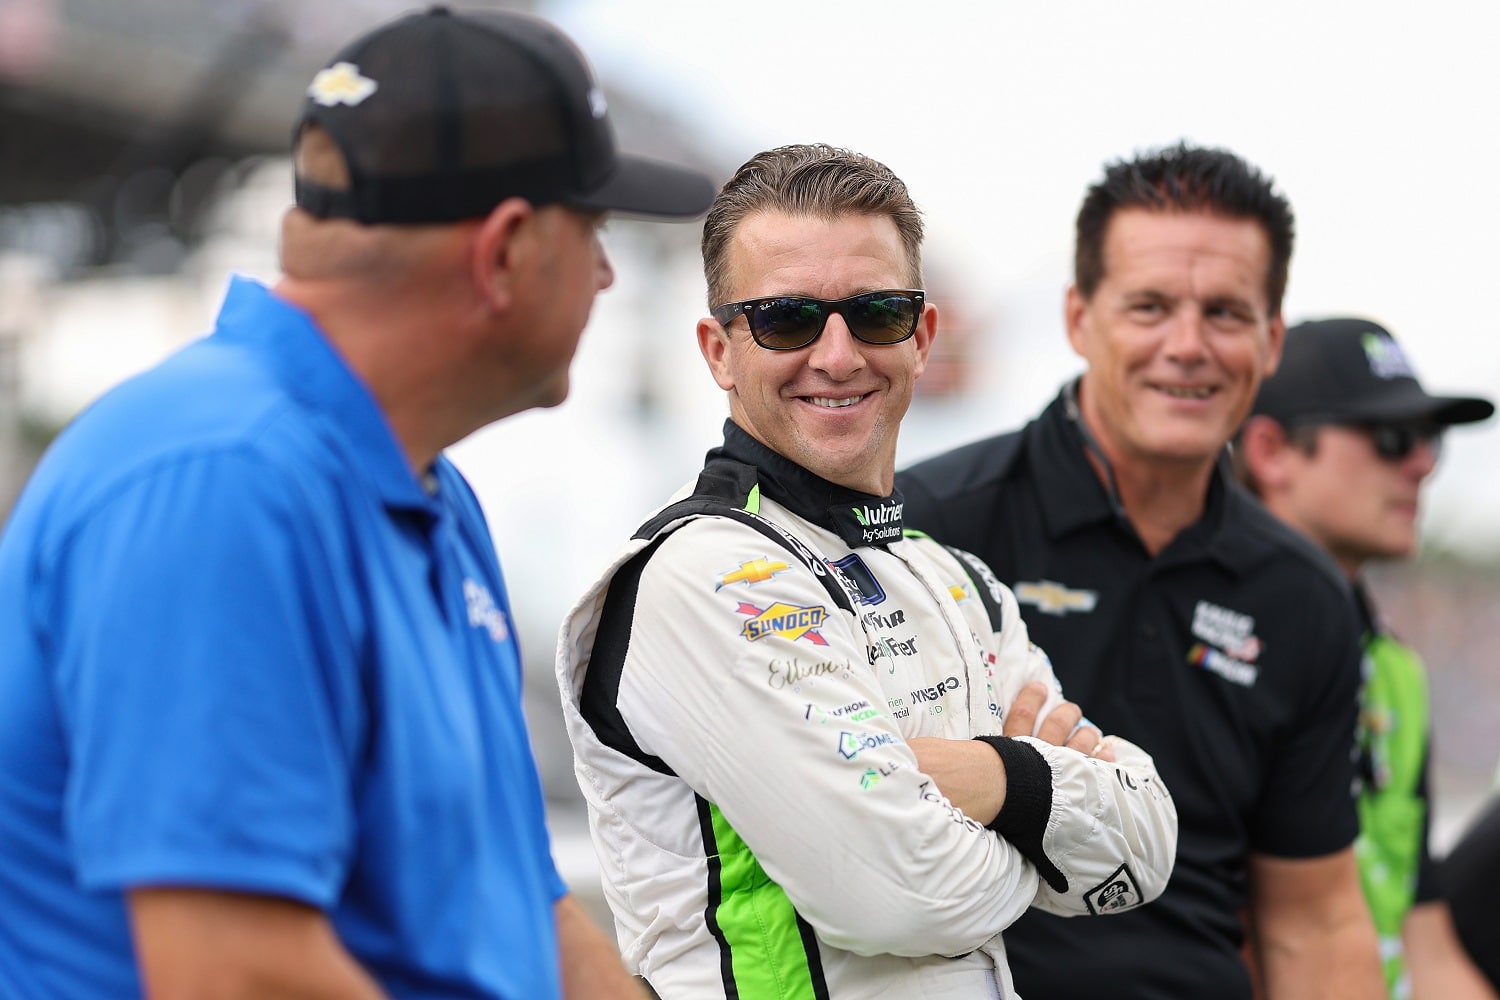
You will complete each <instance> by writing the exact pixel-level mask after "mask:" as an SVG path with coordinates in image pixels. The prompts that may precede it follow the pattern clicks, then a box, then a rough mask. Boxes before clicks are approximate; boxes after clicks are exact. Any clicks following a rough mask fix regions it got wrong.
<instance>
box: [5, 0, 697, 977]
mask: <svg viewBox="0 0 1500 1000" xmlns="http://www.w3.org/2000/svg"><path fill="white" fill-rule="evenodd" d="M307 94H308V98H307V102H306V106H305V109H304V111H303V114H302V117H301V121H300V122H299V124H298V126H297V130H296V140H295V141H296V146H295V159H296V176H297V192H296V207H294V208H292V209H291V210H290V211H289V212H288V213H287V215H286V217H285V221H284V224H283V229H282V243H281V252H282V270H283V277H282V279H281V280H280V281H279V282H277V283H276V285H275V286H274V287H272V288H267V287H264V286H262V285H259V284H256V283H254V282H251V281H247V280H236V281H235V282H234V284H233V285H232V286H231V288H230V289H229V292H228V296H227V298H226V300H225V302H224V305H223V308H222V311H221V313H220V316H219V320H218V324H217V329H216V330H215V331H214V333H213V335H212V336H210V337H207V338H204V339H203V340H201V341H199V342H197V343H194V344H192V345H190V346H189V347H187V348H185V349H184V350H182V351H180V352H179V353H177V354H176V355H175V356H174V357H172V358H170V359H168V360H167V361H165V362H164V363H162V364H161V365H159V366H158V367H156V368H155V369H153V370H151V371H149V372H147V373H146V374H144V375H142V376H140V377H138V378H136V379H133V380H132V381H130V382H129V383H127V384H125V385H123V386H121V387H119V388H117V389H115V390H114V391H112V392H110V393H109V394H107V395H106V396H105V397H104V398H103V399H101V400H100V401H99V402H97V403H96V404H95V405H94V406H93V407H92V408H91V409H90V410H89V411H88V412H87V413H85V414H83V415H82V416H81V417H80V418H79V419H78V420H77V421H75V422H74V424H73V425H72V426H71V427H69V428H68V429H67V430H66V431H64V433H63V434H62V435H61V436H60V437H59V438H58V440H57V442H56V443H55V444H54V445H53V447H52V449H51V450H50V452H49V454H48V455H47V456H46V457H44V459H43V460H42V462H41V464H40V465H39V467H38V469H37V471H36V473H35V475H34V477H33V478H32V480H31V482H30V483H29V485H28V487H27V488H26V490H25V491H24V492H23V494H22V496H21V498H20V500H19V502H18V503H17V505H16V508H15V510H14V513H13V515H12V517H11V520H10V523H9V526H8V528H7V530H6V533H5V535H4V536H3V538H0V995H3V996H5V997H7V998H12V997H14V998H41V997H69V998H92V997H100V998H103V997H110V998H118V997H131V996H140V995H141V994H143V993H149V994H150V995H152V996H162V997H178V996H180V997H208V996H255V997H271V996H319V997H333V996H338V997H381V996H395V997H444V998H453V997H473V998H501V997H505V998H510V1000H516V998H521V997H525V998H528V1000H530V998H550V997H558V996H562V995H566V996H568V997H574V998H580V997H589V998H595V997H607V998H620V997H637V996H639V992H638V990H637V988H636V987H635V986H634V984H632V983H631V981H630V980H629V978H628V977H627V976H626V974H625V972H624V970H623V967H622V966H621V965H620V963H619V959H618V955H617V954H616V953H615V951H614V948H613V946H612V944H610V943H609V941H608V940H607V938H605V936H604V935H603V934H602V933H601V932H600V931H599V930H598V929H597V928H595V927H594V926H593V925H592V924H591V923H590V922H589V921H588V919H587V917H585V916H584V914H583V911H582V908H581V907H580V906H579V905H578V904H577V903H576V902H575V901H573V900H572V898H571V897H570V896H569V895H568V894H567V891H566V887H565V885H564V884H563V882H562V880H561V879H560V878H559V876H558V874H557V871H556V869H555V868H554V866H553V864H552V860H551V857H550V850H549V845H548V839H547V834H546V829H545V827H544V824H543V808H542V797H541V789H540V784H539V782H538V779H537V775H536V771H535V767H534V765H533V762H532V760H531V757H530V752H529V746H528V741H527V738H526V729H525V723H524V720H523V718H522V715H521V710H520V683H521V676H520V663H519V655H518V649H517V646H516V641H515V638H514V628H513V624H512V621H511V616H510V610H509V603H508V600H507V597H506V590H505V585H504V581H503V580H502V578H501V575H500V571H499V566H498V564H497V562H496V558H495V553H494V550H493V548H492V544H491V540H490V534H489V531H488V528H487V526H486V524H485V521H484V517H483V514H482V513H481V511H480V508H479V505H478V503H477V502H476V499H475V497H474V495H473V493H472V492H471V491H470V490H469V488H468V486H467V484H466V483H465V482H464V480H463V478H462V476H461V475H460V474H459V473H458V471H457V470H456V469H455V468H454V466H453V465H452V464H451V463H450V462H449V461H448V460H447V459H446V458H445V457H444V456H443V454H442V452H443V449H444V448H446V447H447V446H448V445H450V444H452V443H453V442H455V441H457V440H459V439H460V438H462V437H464V436H466V435H468V434H470V433H471V432H473V431H475V430H477V429H479V428H481V427H483V426H485V425H486V424H488V423H491V422H492V421H495V420H498V419H500V418H502V417H505V416H508V415H510V414H514V413H517V412H520V411H522V410H525V409H528V408H530V407H535V406H551V405H555V404H557V403H559V402H560V401H562V399H563V398H564V396H565V395H566V394H567V389H568V367H569V363H570V361H571V359H572V357H573V353H574V349H575V348H576V346H577V343H578V340H579V336H580V334H581V332H582V330H583V327H584V324H585V322H586V321H587V318H588V314H589V309H590V306H591V304H592V302H593V299H594V296H595V294H597V293H598V292H599V291H601V290H603V289H604V288H606V287H608V286H609V284H610V283H611V281H612V280H613V272H612V270H611V268H610V264H609V261H608V260H607V259H606V257H605V254H604V251H603V248H602V247H601V245H600V242H599V237H598V225H599V223H600V221H601V219H602V218H603V216H604V214H605V213H606V212H625V213H632V214H637V215H645V216H661V217H680V218H686V217H692V216H695V215H698V214H701V213H702V212H703V211H704V210H705V209H706V208H707V207H708V204H709V201H710V200H711V198H712V196H713V192H714V185H713V184H712V182H711V181H710V180H709V179H708V178H707V177H704V176H700V175H698V174H697V173H695V172H692V171H688V170H685V169H682V168H678V167H672V166H668V165H664V164H659V163H655V162H652V161H646V160H640V159H636V158H628V157H624V156H621V155H619V154H618V153H617V152H616V150H615V146H614V139H613V135H612V133H611V130H610V125H609V120H608V118H607V115H606V108H605V101H604V97H603V95H602V93H601V92H600V90H599V88H598V87H597V85H596V84H595V83H594V82H593V80H592V78H591V76H590V73H589V69H588V67H587V65H586V64H585V62H584V60H583V57H582V56H581V54H580V53H579V52H578V51H577V50H576V49H575V48H574V47H573V45H572V44H571V42H569V41H568V39H567V38H565V37H564V36H563V35H561V34H560V33H559V32H557V31H556V30H555V29H554V28H552V27H551V26H549V25H548V24H546V23H544V22H542V21H539V20H535V19H532V18H528V17H524V16H520V15H515V14H504V13H498V12H496V13H487V14H474V15H458V14H454V13H449V12H447V11H445V10H442V9H436V8H435V9H433V10H431V11H428V12H426V13H420V14H414V15H411V16H408V17H405V18H402V19H400V20H397V21H394V22H392V23H389V24H387V25H384V26H382V27H380V28H378V29H376V30H375V31H373V32H372V33H370V34H368V35H366V36H364V37H362V38H360V39H359V40H357V41H355V42H354V43H352V44H351V45H350V46H349V47H347V48H346V49H345V50H344V51H343V52H341V53H339V55H338V56H337V57H336V58H335V59H334V60H332V61H331V62H330V64H329V65H328V66H327V68H325V69H324V70H322V71H321V72H320V73H318V74H317V76H316V78H315V79H314V80H313V82H312V84H311V86H310V87H309V88H308V91H307Z"/></svg>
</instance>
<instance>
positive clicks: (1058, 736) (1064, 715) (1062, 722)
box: [1005, 681, 1115, 761]
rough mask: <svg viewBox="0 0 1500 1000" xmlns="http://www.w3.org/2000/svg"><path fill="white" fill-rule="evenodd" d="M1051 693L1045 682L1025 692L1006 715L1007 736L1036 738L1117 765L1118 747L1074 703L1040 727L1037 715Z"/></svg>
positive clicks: (1055, 711)
mask: <svg viewBox="0 0 1500 1000" xmlns="http://www.w3.org/2000/svg"><path fill="white" fill-rule="evenodd" d="M1049 694H1050V692H1049V691H1048V690H1047V685H1046V684H1043V683H1042V682H1041V681H1032V682H1031V683H1030V684H1027V685H1026V686H1025V687H1023V688H1022V689H1021V693H1020V694H1018V695H1016V700H1015V701H1014V702H1012V703H1011V706H1010V710H1009V711H1007V712H1006V713H1005V735H1006V736H1035V737H1036V738H1037V739H1040V740H1045V741H1046V742H1048V743H1051V744H1052V745H1053V746H1059V747H1072V748H1073V749H1074V750H1077V751H1078V752H1079V753H1081V754H1085V755H1086V756H1089V757H1098V758H1099V759H1100V760H1108V761H1113V760H1114V759H1115V751H1114V747H1113V746H1112V745H1111V743H1110V741H1109V739H1108V738H1107V737H1106V736H1105V735H1104V733H1103V732H1102V731H1101V730H1100V729H1099V727H1098V726H1096V725H1094V724H1093V723H1092V722H1090V721H1089V720H1088V719H1086V718H1084V716H1083V709H1081V708H1079V707H1078V706H1077V705H1075V704H1074V703H1073V702H1071V701H1065V702H1063V703H1062V704H1060V705H1058V706H1057V707H1056V708H1054V709H1052V711H1050V712H1048V713H1047V717H1046V718H1045V719H1043V720H1042V723H1041V726H1040V727H1038V726H1037V714H1038V713H1039V712H1040V711H1041V710H1042V706H1043V705H1045V704H1046V703H1047V698H1048V696H1049Z"/></svg>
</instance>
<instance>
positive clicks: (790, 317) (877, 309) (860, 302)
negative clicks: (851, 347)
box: [713, 288, 926, 351]
mask: <svg viewBox="0 0 1500 1000" xmlns="http://www.w3.org/2000/svg"><path fill="white" fill-rule="evenodd" d="M925 299H926V293H924V292H921V291H917V290H915V289H899V288H887V289H884V290H882V291H878V292H863V293H861V294H859V295H851V296H849V297H848V298H847V299H815V298H812V297H811V296H807V295H769V296H766V297H765V298H759V299H745V300H744V301H743V302H726V303H724V304H723V305H721V306H715V307H714V310H713V318H714V319H716V320H718V321H719V323H720V324H721V325H723V326H726V327H727V326H729V324H730V323H733V322H734V320H735V317H737V316H739V315H741V314H744V317H745V319H746V320H747V321H748V322H749V324H750V336H752V337H754V338H755V342H756V343H757V344H759V345H760V346H761V347H764V348H765V349H766V350H768V351H795V350H798V349H800V348H803V347H806V346H807V345H808V344H811V343H812V342H813V341H815V340H817V339H818V337H819V336H820V335H821V334H822V333H823V327H824V326H826V325H827V324H828V317H830V316H832V315H833V314H834V313H837V314H838V315H840V316H842V317H843V318H844V325H845V326H847V327H848V328H849V332H850V333H852V334H853V335H854V339H856V340H858V341H860V342H862V343H866V344H873V345H875V346H876V347H883V346H885V345H887V344H899V343H901V342H902V341H903V340H906V339H907V338H908V337H910V336H911V335H912V334H914V333H916V332H917V321H918V320H919V319H921V318H922V303H923V301H924V300H925Z"/></svg>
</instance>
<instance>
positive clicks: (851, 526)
mask: <svg viewBox="0 0 1500 1000" xmlns="http://www.w3.org/2000/svg"><path fill="white" fill-rule="evenodd" d="M717 458H728V459H732V460H734V461H737V462H743V463H745V464H746V465H749V466H752V467H754V468H755V470H756V472H757V473H758V476H757V479H758V482H759V486H760V492H761V494H762V495H763V496H766V497H769V498H770V499H772V500H775V501H776V502H777V503H779V504H781V505H782V506H783V507H786V508H787V509H788V510H790V511H791V512H792V513H794V514H796V515H797V516H798V517H800V518H803V519H805V520H808V521H811V522H812V523H814V524H816V525H818V526H819V527H823V528H827V529H828V530H829V531H832V532H834V533H835V534H837V535H838V536H839V537H840V538H842V539H843V540H844V541H845V543H847V544H848V546H849V547H850V548H858V547H860V546H862V545H886V544H889V543H890V542H894V541H897V540H898V539H900V538H901V508H902V506H903V503H902V499H901V491H900V490H899V489H897V490H894V491H893V492H892V493H891V494H890V495H889V496H876V495H874V494H872V493H863V492H860V491H859V490H852V489H850V488H849V487H847V486H840V485H838V484H837V483H830V482H829V481H828V480H826V479H824V478H823V477H822V476H818V475H814V474H813V473H811V472H809V471H807V470H806V469H804V468H803V467H802V466H800V465H798V464H797V463H796V462H793V461H792V460H791V459H788V458H786V457H785V456H783V455H780V454H778V453H776V452H774V451H772V450H771V449H770V448H767V447H766V446H765V445H764V444H761V443H760V442H759V441H757V440H756V439H755V438H753V437H751V436H750V435H749V434H748V433H746V432H745V431H744V430H743V429H741V428H740V427H739V425H738V424H736V423H735V422H734V421H733V420H726V421H724V444H723V445H722V446H721V447H718V448H715V449H713V450H712V451H710V452H709V453H708V458H707V460H708V461H709V462H712V461H714V460H715V459H717Z"/></svg>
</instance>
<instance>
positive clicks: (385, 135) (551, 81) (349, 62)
mask: <svg viewBox="0 0 1500 1000" xmlns="http://www.w3.org/2000/svg"><path fill="white" fill-rule="evenodd" d="M314 123H315V124H317V125H320V126H322V127H323V128H324V129H325V130H327V132H328V134H329V135H330V136H331V137H332V139H333V142H334V143H335V144H336V145H337V146H338V148H339V151H340V152H341V153H342V154H343V157H344V160H345V162H346V164H347V165H348V169H349V176H350V184H349V187H348V189H347V190H343V189H334V188H330V187H327V186H324V185H321V184H316V183H313V182H312V181H309V180H307V179H305V178H302V177H298V178H297V180H296V188H297V195H296V197H297V204H298V206H300V207H301V208H303V209H305V210H306V211H308V212H310V213H312V214H313V215H316V216H319V217H321V218H344V219H354V220H356V221H358V222H361V223H366V224H374V223H441V222H456V221H459V220H461V219H472V218H478V217H480V216H483V215H487V214H489V212H490V211H491V210H492V209H493V208H494V207H495V206H496V205H498V204H499V203H500V202H502V201H504V200H505V199H506V198H509V197H515V196H519V197H522V198H525V199H527V200H528V201H530V202H532V203H533V204H536V205H546V204H562V205H568V206H570V207H573V208H578V209H583V210H586V211H611V212H620V213H624V214H627V215H640V216H654V217H663V218H683V219H686V218H693V217H695V216H699V215H702V214H703V213H704V212H705V211H707V210H708V206H709V203H710V202H711V201H712V200H713V197H714V193H715V185H714V183H713V182H712V181H711V180H710V179H709V178H708V176H707V175H706V174H703V173H701V172H699V171H697V170H692V169H689V168H686V167H680V166H676V165H673V164H669V163H662V162H660V161H657V160H652V159H646V158H644V157H636V156H624V155H621V154H620V153H619V152H618V151H617V150H616V148H615V137H614V132H613V130H612V129H611V127H610V123H609V118H608V115H607V113H606V108H605V101H604V94H603V92H602V91H601V90H600V89H599V86H598V84H597V83H595V81H594V77H593V73H592V72H591V71H590V69H589V66H588V63H587V62H586V61H585V60H584V57H583V54H582V53H581V52H579V50H578V48H577V47H576V46H575V45H574V44H573V42H572V41H571V40H569V39H568V37H567V36H566V35H564V34H563V33H562V32H560V31H559V30H558V29H557V28H555V27H553V26H552V25H551V24H549V23H547V22H546V21H543V20H541V19H540V18H536V17H531V16H529V15H525V14H518V13H514V12H509V11H483V12H467V13H459V12H455V11H452V10H449V9H448V8H447V7H443V6H434V7H431V8H429V9H427V10H425V11H422V12H420V13H413V14H408V15H406V16H404V17H402V18H399V19H397V20H395V21H391V22H389V23H387V24H384V25H382V26H380V27H378V28H376V29H374V30H373V31H371V32H369V33H368V34H366V35H364V36H362V37H360V38H358V39H356V40H354V41H353V42H351V43H350V44H349V45H347V46H346V47H345V48H344V49H343V50H342V51H341V52H339V53H338V55H336V56H334V58H333V59H332V60H330V61H329V63H328V65H327V67H326V68H324V69H323V70H322V71H321V72H319V73H318V74H317V76H315V77H314V78H313V81H312V85H311V86H309V87H308V89H307V101H306V103H305V104H304V106H303V110H302V115H301V117H300V118H299V119H298V120H297V126H296V129H295V130H294V132H293V145H294V146H295V144H296V142H297V138H298V137H300V136H301V134H302V130H303V128H304V127H305V126H307V125H309V124H314Z"/></svg>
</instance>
